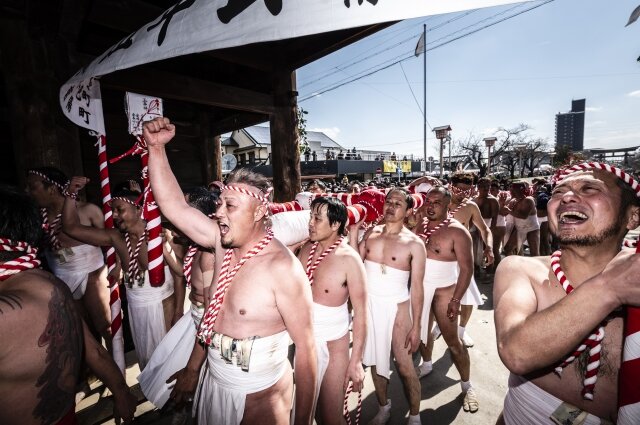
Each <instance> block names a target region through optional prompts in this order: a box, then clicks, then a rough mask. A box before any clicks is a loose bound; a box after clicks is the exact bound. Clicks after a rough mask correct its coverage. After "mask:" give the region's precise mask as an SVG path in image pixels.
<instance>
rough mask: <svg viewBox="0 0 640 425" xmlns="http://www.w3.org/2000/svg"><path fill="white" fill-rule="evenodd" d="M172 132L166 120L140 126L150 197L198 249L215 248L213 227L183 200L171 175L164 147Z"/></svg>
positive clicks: (215, 228) (173, 134)
mask: <svg viewBox="0 0 640 425" xmlns="http://www.w3.org/2000/svg"><path fill="white" fill-rule="evenodd" d="M175 133H176V129H175V126H174V125H173V124H171V123H170V121H169V119H168V118H156V119H154V120H153V121H147V122H146V123H144V126H143V136H144V139H145V141H146V142H147V146H148V148H149V178H150V180H151V187H152V188H153V196H154V198H155V200H156V202H157V203H158V205H159V206H160V209H161V210H162V214H163V215H164V216H165V217H166V218H167V219H168V220H169V221H170V222H171V223H173V224H174V225H175V226H176V227H177V228H178V229H180V230H181V231H182V233H184V234H185V235H186V236H187V237H188V238H189V239H191V240H192V241H194V242H195V243H197V244H198V245H200V246H203V247H207V248H211V247H214V246H215V245H216V240H217V239H218V235H219V230H218V226H217V224H216V223H215V222H214V221H212V220H211V219H210V218H209V217H207V216H206V215H204V214H202V213H201V212H200V211H198V210H197V209H195V208H193V207H191V206H189V204H187V202H186V201H185V199H184V195H183V193H182V190H180V186H179V185H178V181H177V180H176V177H175V176H174V175H173V173H172V172H171V167H170V166H169V159H168V158H167V152H166V150H165V145H166V144H167V143H169V141H170V140H171V139H173V137H174V136H175Z"/></svg>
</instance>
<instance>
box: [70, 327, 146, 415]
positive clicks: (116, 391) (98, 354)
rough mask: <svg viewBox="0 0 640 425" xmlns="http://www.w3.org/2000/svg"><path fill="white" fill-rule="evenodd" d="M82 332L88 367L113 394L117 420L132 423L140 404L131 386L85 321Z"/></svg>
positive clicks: (114, 412) (114, 413)
mask: <svg viewBox="0 0 640 425" xmlns="http://www.w3.org/2000/svg"><path fill="white" fill-rule="evenodd" d="M82 332H83V334H84V353H85V361H86V362H87V365H88V366H89V368H90V369H91V370H92V371H93V373H95V375H96V376H97V377H98V379H100V380H101V381H102V382H103V383H104V384H105V385H106V386H107V388H109V389H110V390H111V392H112V393H113V404H114V405H113V416H114V418H115V419H116V420H118V419H120V418H122V419H123V420H124V422H125V423H129V422H131V421H132V420H133V414H134V413H135V412H136V405H137V404H138V403H137V400H136V398H135V397H134V396H133V394H131V392H130V391H129V386H128V385H127V383H126V382H125V380H124V377H123V376H122V373H120V369H119V368H118V366H117V365H116V363H115V362H114V361H113V359H112V358H111V357H110V356H109V353H108V352H107V350H105V349H104V347H103V346H102V345H100V344H98V343H97V342H96V340H95V338H94V337H93V335H91V332H90V331H89V328H87V324H86V323H84V321H82Z"/></svg>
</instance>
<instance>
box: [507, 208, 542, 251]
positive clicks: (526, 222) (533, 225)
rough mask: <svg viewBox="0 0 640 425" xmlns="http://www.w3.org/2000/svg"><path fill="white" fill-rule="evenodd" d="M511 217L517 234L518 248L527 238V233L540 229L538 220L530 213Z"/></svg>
mask: <svg viewBox="0 0 640 425" xmlns="http://www.w3.org/2000/svg"><path fill="white" fill-rule="evenodd" d="M513 219H514V225H515V228H516V232H517V236H518V245H517V248H518V249H520V247H521V246H522V244H523V243H524V241H525V240H526V239H527V233H529V232H533V231H534V230H538V229H540V223H539V222H538V217H537V216H536V215H535V214H534V215H530V216H529V217H527V218H518V217H514V218H513Z"/></svg>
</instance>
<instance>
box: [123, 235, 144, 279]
mask: <svg viewBox="0 0 640 425" xmlns="http://www.w3.org/2000/svg"><path fill="white" fill-rule="evenodd" d="M146 236H147V232H146V231H144V232H143V233H142V235H140V237H139V238H138V242H137V243H136V247H135V249H132V247H131V238H129V233H128V232H127V233H125V234H124V240H125V242H126V244H127V254H128V255H129V265H128V267H127V275H128V276H127V277H128V280H129V282H128V283H129V285H130V286H131V285H133V282H134V281H140V279H141V278H142V277H141V270H140V263H139V262H138V257H139V256H140V249H141V248H142V243H143V242H144V241H145V239H146Z"/></svg>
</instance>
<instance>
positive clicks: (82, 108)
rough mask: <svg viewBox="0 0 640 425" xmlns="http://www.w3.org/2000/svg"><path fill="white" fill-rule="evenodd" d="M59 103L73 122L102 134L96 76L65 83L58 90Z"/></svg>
mask: <svg viewBox="0 0 640 425" xmlns="http://www.w3.org/2000/svg"><path fill="white" fill-rule="evenodd" d="M60 105H61V106H62V112H64V114H65V115H66V116H67V118H69V119H70V120H71V121H72V122H73V123H74V124H76V125H79V126H80V127H84V128H88V129H89V130H92V131H95V132H96V133H98V134H102V135H104V117H103V115H102V95H101V93H100V83H99V82H98V80H97V79H96V78H88V79H87V80H85V81H79V82H76V83H73V84H67V85H65V86H64V90H60Z"/></svg>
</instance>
